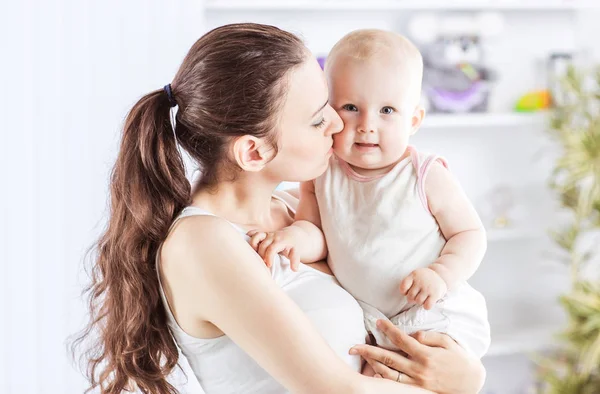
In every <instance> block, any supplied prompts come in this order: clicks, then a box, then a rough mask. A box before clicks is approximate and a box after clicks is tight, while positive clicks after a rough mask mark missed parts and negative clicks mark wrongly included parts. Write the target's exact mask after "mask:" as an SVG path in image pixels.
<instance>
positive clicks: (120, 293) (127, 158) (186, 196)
mask: <svg viewBox="0 0 600 394" xmlns="http://www.w3.org/2000/svg"><path fill="white" fill-rule="evenodd" d="M169 88H170V86H169ZM170 100H172V96H170V95H169V94H168V93H166V91H165V90H158V91H154V92H152V93H150V94H148V95H146V96H144V97H142V99H141V100H140V101H139V102H138V103H137V104H136V105H135V106H134V107H133V109H132V110H131V112H130V113H129V114H128V116H127V119H126V121H125V126H124V130H123V136H122V140H121V147H120V150H119V156H118V158H117V162H116V164H115V166H114V168H113V170H112V175H111V184H110V219H109V222H108V226H107V229H106V231H105V232H104V234H103V235H102V237H101V238H100V240H99V241H98V244H97V245H96V247H97V250H96V254H97V256H96V261H95V265H94V269H93V272H92V283H91V285H90V286H89V288H88V289H87V292H88V295H89V308H90V314H91V319H90V324H89V325H88V326H87V327H86V329H85V330H84V331H83V333H82V335H81V336H80V337H79V338H78V340H77V341H76V343H75V345H74V346H77V345H78V344H80V343H81V342H82V341H83V340H84V339H86V338H87V337H89V336H90V334H91V333H92V332H93V333H94V335H97V336H98V340H97V342H96V343H95V345H94V346H93V347H92V348H91V349H90V350H89V351H88V353H87V354H86V356H87V357H88V359H89V360H90V363H89V368H88V372H87V374H88V378H89V379H90V384H91V387H90V388H89V389H88V392H89V391H91V390H93V389H96V388H98V387H100V390H101V392H102V393H103V394H104V393H106V394H120V393H121V392H122V391H123V390H126V389H131V388H132V386H133V387H137V388H138V389H139V390H141V392H143V393H152V394H173V393H176V392H177V391H176V390H175V388H174V387H173V386H172V385H171V384H169V383H168V382H167V381H166V376H167V375H168V374H169V372H170V371H171V370H172V369H173V368H174V367H175V365H176V364H177V357H178V352H177V347H176V345H175V343H174V342H173V339H172V337H171V334H170V332H169V329H168V326H167V322H166V314H165V310H164V306H163V304H162V301H161V297H160V292H159V284H158V277H157V271H156V266H155V262H156V255H157V253H158V249H159V246H160V244H161V243H162V242H163V241H164V239H165V238H166V236H167V233H168V230H169V227H170V225H171V223H172V222H173V220H174V219H175V217H176V216H177V215H178V213H179V212H180V211H181V210H182V209H183V208H184V207H185V206H186V205H188V204H189V202H190V198H191V197H190V184H189V181H188V180H187V178H186V174H185V167H184V163H183V159H182V157H181V154H180V152H179V150H178V148H177V142H176V137H175V135H174V132H173V128H172V125H171V120H170V107H171V106H172V102H170Z"/></svg>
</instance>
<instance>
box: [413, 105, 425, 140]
mask: <svg viewBox="0 0 600 394" xmlns="http://www.w3.org/2000/svg"><path fill="white" fill-rule="evenodd" d="M423 119H425V108H423V107H422V106H420V105H418V106H417V108H415V110H414V112H413V114H412V118H411V125H410V127H411V130H410V135H413V134H415V133H416V132H417V131H419V128H420V127H421V124H422V123H423Z"/></svg>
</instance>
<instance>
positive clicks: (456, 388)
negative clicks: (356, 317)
mask: <svg viewBox="0 0 600 394" xmlns="http://www.w3.org/2000/svg"><path fill="white" fill-rule="evenodd" d="M377 326H378V327H379V328H380V329H381V331H383V332H384V333H385V335H386V336H387V337H388V338H389V339H390V340H391V341H392V343H394V344H395V345H396V346H398V347H399V348H400V349H402V351H404V352H405V353H406V354H407V357H404V356H401V355H399V354H397V353H394V352H392V351H389V350H385V349H381V348H378V347H375V346H370V345H362V344H361V345H357V346H354V347H353V348H352V349H351V354H360V355H361V356H362V357H363V358H364V359H365V360H366V361H367V362H368V363H369V365H371V367H372V368H373V369H374V371H375V373H376V374H378V375H380V376H382V377H384V378H386V379H390V380H394V381H398V380H399V381H401V382H403V383H407V384H412V385H417V386H419V387H423V388H425V389H428V390H431V391H433V392H436V393H438V394H475V393H479V391H480V390H481V388H482V387H483V383H484V382H485V368H484V367H483V364H482V363H481V361H480V360H479V359H477V358H475V357H474V356H471V355H469V354H468V353H467V352H466V351H465V350H464V349H463V348H461V347H460V346H459V345H458V344H457V343H456V342H455V341H454V340H453V339H452V338H450V337H449V336H448V335H446V334H442V333H439V332H434V331H421V332H417V333H415V334H414V335H412V336H410V335H407V334H405V333H404V332H403V331H401V330H400V329H399V328H398V327H395V326H394V325H393V324H392V323H391V322H389V321H385V320H379V321H378V322H377ZM398 371H400V372H401V373H402V374H401V375H398V373H399V372H398Z"/></svg>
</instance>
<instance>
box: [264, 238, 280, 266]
mask: <svg viewBox="0 0 600 394" xmlns="http://www.w3.org/2000/svg"><path fill="white" fill-rule="evenodd" d="M284 250H285V245H283V244H282V243H279V242H273V243H272V244H271V245H270V246H269V247H268V248H267V249H266V251H265V256H264V258H265V262H266V263H267V266H268V267H271V266H272V265H273V261H274V260H275V256H277V255H278V254H279V253H280V252H283V251H284Z"/></svg>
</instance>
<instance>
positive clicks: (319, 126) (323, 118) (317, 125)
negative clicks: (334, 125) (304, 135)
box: [313, 117, 327, 129]
mask: <svg viewBox="0 0 600 394" xmlns="http://www.w3.org/2000/svg"><path fill="white" fill-rule="evenodd" d="M325 123H327V121H326V120H325V117H322V118H321V120H320V121H319V122H317V123H315V124H313V127H316V128H318V129H320V128H321V127H323V126H324V125H325Z"/></svg>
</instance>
